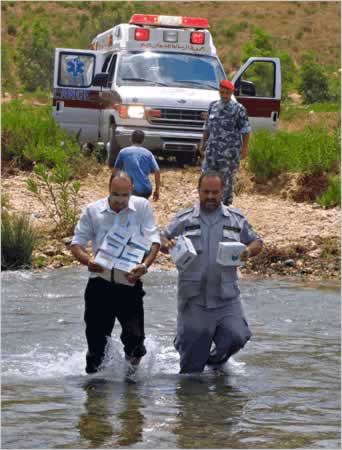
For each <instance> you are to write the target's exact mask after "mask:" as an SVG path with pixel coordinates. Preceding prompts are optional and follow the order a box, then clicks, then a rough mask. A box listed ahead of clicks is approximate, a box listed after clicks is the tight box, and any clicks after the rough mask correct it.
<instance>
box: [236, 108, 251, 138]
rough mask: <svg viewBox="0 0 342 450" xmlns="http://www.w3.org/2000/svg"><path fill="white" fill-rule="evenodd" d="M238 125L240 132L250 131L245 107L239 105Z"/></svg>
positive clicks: (246, 132)
mask: <svg viewBox="0 0 342 450" xmlns="http://www.w3.org/2000/svg"><path fill="white" fill-rule="evenodd" d="M238 126H239V130H240V133H241V134H248V133H250V132H251V131H252V128H251V126H250V123H249V119H248V116H247V111H246V108H245V107H244V106H242V105H240V111H239V118H238Z"/></svg>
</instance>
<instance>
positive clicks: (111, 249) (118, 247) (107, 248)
mask: <svg viewBox="0 0 342 450" xmlns="http://www.w3.org/2000/svg"><path fill="white" fill-rule="evenodd" d="M123 249H124V246H123V245H122V244H120V243H119V242H116V241H113V240H111V239H107V237H105V238H104V240H103V242H102V244H101V247H100V250H101V251H102V252H104V253H107V255H111V256H114V257H115V258H118V257H119V256H120V255H121V253H122V252H123Z"/></svg>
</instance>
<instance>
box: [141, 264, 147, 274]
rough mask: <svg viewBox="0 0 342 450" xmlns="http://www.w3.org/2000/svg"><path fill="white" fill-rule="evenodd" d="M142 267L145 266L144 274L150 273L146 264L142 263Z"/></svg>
mask: <svg viewBox="0 0 342 450" xmlns="http://www.w3.org/2000/svg"><path fill="white" fill-rule="evenodd" d="M141 265H142V266H144V269H145V272H144V273H147V272H148V268H147V266H146V264H145V263H141Z"/></svg>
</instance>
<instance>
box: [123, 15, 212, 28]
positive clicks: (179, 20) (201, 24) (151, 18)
mask: <svg viewBox="0 0 342 450" xmlns="http://www.w3.org/2000/svg"><path fill="white" fill-rule="evenodd" d="M129 23H131V24H134V25H160V26H166V27H182V28H209V21H208V19H204V18H202V17H183V16H159V15H146V14H133V16H132V17H131V19H130V21H129Z"/></svg>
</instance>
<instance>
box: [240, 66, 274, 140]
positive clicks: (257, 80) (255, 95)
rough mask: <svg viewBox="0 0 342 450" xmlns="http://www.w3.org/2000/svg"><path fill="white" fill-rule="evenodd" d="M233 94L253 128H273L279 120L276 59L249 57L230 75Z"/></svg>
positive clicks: (271, 129)
mask: <svg viewBox="0 0 342 450" xmlns="http://www.w3.org/2000/svg"><path fill="white" fill-rule="evenodd" d="M232 81H233V83H234V85H235V92H234V95H235V97H236V99H237V101H238V102H240V103H241V104H242V105H244V106H245V108H246V110H247V113H248V117H249V119H250V122H251V126H252V129H253V130H258V129H267V130H270V131H275V130H276V129H277V125H278V122H279V114H280V100H281V71H280V59H279V58H266V57H265V58H263V57H258V58H249V59H248V60H247V61H246V63H245V64H244V65H243V66H242V67H241V68H240V69H239V71H238V72H237V73H236V74H235V76H234V78H233V80H232Z"/></svg>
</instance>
